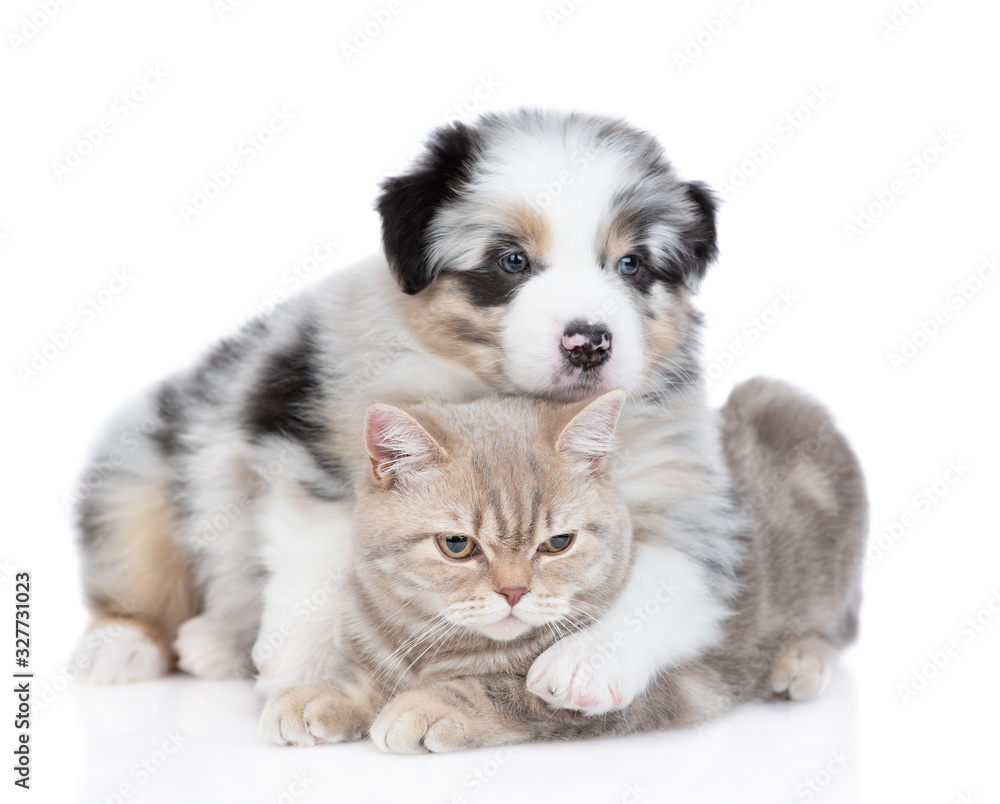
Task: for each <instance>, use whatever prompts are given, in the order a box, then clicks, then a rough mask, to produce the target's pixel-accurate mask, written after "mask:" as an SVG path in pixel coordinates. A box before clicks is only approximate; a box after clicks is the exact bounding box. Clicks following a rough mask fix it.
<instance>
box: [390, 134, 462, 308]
mask: <svg viewBox="0 0 1000 804" xmlns="http://www.w3.org/2000/svg"><path fill="white" fill-rule="evenodd" d="M478 151H479V137H478V136H477V135H476V133H475V132H474V131H473V130H472V129H470V128H469V127H468V126H466V125H465V124H464V123H457V122H456V123H452V124H451V125H447V126H442V127H441V128H439V129H437V130H435V131H434V132H433V133H432V134H431V137H430V140H429V141H428V143H427V147H426V149H425V150H424V152H423V154H421V156H420V157H419V159H418V160H417V163H416V164H415V165H414V166H413V168H412V169H411V170H410V172H409V173H404V174H403V175H402V176H395V177H393V178H391V179H386V180H385V181H384V182H383V183H382V192H381V194H380V195H379V197H378V200H377V201H376V202H375V209H376V210H378V214H379V215H381V216H382V248H383V249H384V250H385V256H386V259H388V261H389V267H390V268H391V269H392V273H393V275H394V276H395V277H396V280H397V281H398V282H399V284H400V287H402V288H403V290H404V291H406V292H407V293H409V294H414V293H419V292H420V291H421V290H423V289H424V288H425V287H427V286H428V285H429V284H430V283H431V281H432V280H433V279H434V277H435V276H436V275H437V272H438V266H435V265H431V264H430V263H429V262H428V260H427V246H428V242H427V235H428V231H427V230H428V227H429V226H430V223H431V220H432V219H433V217H434V214H435V213H436V212H437V211H438V209H439V208H440V207H441V205H442V204H444V203H445V202H446V201H451V200H452V199H454V198H456V197H457V196H458V194H459V191H460V190H461V188H462V186H463V185H465V183H466V182H468V180H469V176H470V174H471V171H472V163H473V161H474V160H475V157H476V155H477V154H478Z"/></svg>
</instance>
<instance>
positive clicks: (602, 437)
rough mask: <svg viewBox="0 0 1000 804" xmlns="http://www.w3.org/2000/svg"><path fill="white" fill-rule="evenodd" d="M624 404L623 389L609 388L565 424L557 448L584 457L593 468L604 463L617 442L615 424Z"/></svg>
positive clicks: (564, 452)
mask: <svg viewBox="0 0 1000 804" xmlns="http://www.w3.org/2000/svg"><path fill="white" fill-rule="evenodd" d="M624 404H625V392H624V391H622V390H614V391H608V392H607V393H606V394H602V395H601V396H599V397H597V399H594V400H592V401H591V402H589V403H588V404H587V405H586V406H585V407H584V408H583V409H582V410H580V411H579V412H578V413H577V414H576V415H575V416H574V417H573V418H572V419H570V420H569V423H567V424H566V426H565V427H563V429H562V432H560V433H559V438H557V439H556V449H558V450H559V451H560V452H562V453H563V454H568V455H573V456H575V457H578V458H581V459H583V460H584V461H586V462H587V464H588V465H589V466H590V467H593V468H597V467H599V466H601V465H602V463H603V461H604V458H605V456H606V455H607V454H608V450H610V449H611V447H612V446H613V445H614V440H615V427H617V425H618V416H619V414H620V413H621V412H622V405H624Z"/></svg>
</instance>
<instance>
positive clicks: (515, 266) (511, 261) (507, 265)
mask: <svg viewBox="0 0 1000 804" xmlns="http://www.w3.org/2000/svg"><path fill="white" fill-rule="evenodd" d="M497 264H498V265H499V266H500V267H501V268H503V270H505V271H506V272H507V273H508V274H519V273H521V272H522V271H526V270H528V257H527V255H525V253H524V252H523V251H508V252H507V253H506V254H504V255H503V256H502V257H501V258H500V260H499V261H498V263H497Z"/></svg>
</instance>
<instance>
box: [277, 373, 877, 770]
mask: <svg viewBox="0 0 1000 804" xmlns="http://www.w3.org/2000/svg"><path fill="white" fill-rule="evenodd" d="M624 398H625V395H624V394H623V393H622V392H619V391H612V392H610V393H607V394H605V395H603V396H601V397H598V398H597V399H595V400H593V401H591V402H589V403H578V404H575V405H569V406H560V405H556V404H553V403H549V402H541V401H532V400H528V399H523V398H500V399H496V398H494V399H485V400H480V401H478V402H473V403H469V404H464V405H454V404H448V405H445V404H434V403H427V404H422V405H419V406H414V407H412V408H410V411H411V413H412V415H411V414H410V413H406V412H404V411H402V410H400V409H398V408H394V407H391V406H388V405H373V406H372V407H371V408H369V410H368V414H367V417H366V433H365V436H366V444H367V449H368V454H369V457H370V459H371V467H372V470H371V472H370V473H369V474H368V475H367V476H365V477H363V478H362V479H361V481H360V482H359V485H358V493H357V509H356V525H355V532H356V538H355V544H354V563H355V568H354V570H353V572H352V574H351V576H350V579H349V581H348V583H347V585H346V587H345V589H344V592H343V594H345V595H346V597H347V599H346V600H345V601H343V602H344V604H345V605H343V611H344V612H345V616H344V620H343V621H342V623H341V634H340V638H339V640H338V643H339V646H338V649H337V651H335V652H334V653H333V654H332V655H331V658H330V662H329V665H328V667H327V668H326V672H325V673H324V678H325V679H326V680H325V681H324V683H321V684H313V685H303V686H296V687H292V688H289V689H284V690H282V691H279V692H276V693H275V694H273V695H272V696H271V698H270V699H269V700H268V702H267V703H266V705H265V708H264V712H263V714H262V719H261V729H262V733H263V734H264V735H265V736H266V737H267V738H268V739H270V740H272V741H274V742H277V743H292V744H296V745H311V744H314V743H318V742H339V741H343V740H355V739H360V738H362V737H363V736H365V735H366V734H368V735H370V736H371V738H372V740H373V741H374V742H375V744H376V745H377V746H378V747H379V748H381V749H383V750H386V751H392V752H398V753H419V752H425V751H432V752H438V751H450V750H456V749H463V748H472V747H477V746H488V745H502V744H509V743H517V742H524V741H529V740H566V739H577V738H583V737H597V736H609V735H614V734H624V733H631V732H641V731H652V730H659V729H665V728H669V727H674V726H678V725H685V724H691V723H697V722H703V721H705V720H708V719H711V718H713V717H715V716H717V715H718V714H720V713H721V712H723V711H725V710H726V709H728V708H730V707H731V706H733V705H734V704H736V703H739V702H741V701H747V700H753V699H759V698H762V697H770V696H771V695H772V694H779V695H783V696H787V697H791V698H808V697H812V696H814V695H817V694H818V693H819V692H820V691H821V690H822V688H823V686H824V685H825V683H826V682H827V680H828V679H829V673H830V662H831V660H832V658H833V656H834V653H835V651H836V649H837V648H839V647H841V646H843V645H844V644H846V643H847V642H849V641H851V640H852V639H853V637H854V635H855V631H856V615H857V607H858V605H859V602H860V595H859V586H858V583H857V580H858V574H857V569H856V567H857V562H856V558H857V555H858V554H859V552H860V548H861V540H862V539H863V536H864V528H865V517H864V514H865V510H866V509H865V499H864V489H863V484H862V482H861V475H860V471H859V469H858V466H857V463H856V461H855V459H854V457H853V454H852V453H851V451H850V449H849V447H848V446H847V444H846V442H845V441H844V440H843V437H842V436H841V435H840V434H839V433H837V432H836V430H835V429H834V428H833V425H832V423H831V422H830V419H829V416H828V415H827V414H826V412H825V411H823V410H822V409H821V408H819V407H818V406H817V405H815V403H813V402H811V401H810V400H808V399H805V398H804V397H802V396H801V395H799V394H797V393H796V392H794V391H792V390H791V389H789V388H788V387H787V386H785V385H783V384H779V383H774V382H771V381H760V380H759V381H752V382H751V383H747V384H744V385H743V386H740V387H739V388H737V389H736V390H735V391H734V393H733V395H732V396H731V398H730V401H729V403H728V404H727V406H726V408H725V409H724V410H723V412H722V427H723V432H724V434H725V436H726V440H727V441H726V446H727V457H728V458H729V463H730V467H731V469H732V470H733V471H734V472H735V473H736V475H737V477H736V485H737V486H738V487H739V489H740V492H741V499H744V500H746V501H747V502H748V506H749V507H751V508H752V509H753V510H752V513H753V518H754V522H756V526H750V525H749V524H748V526H747V528H746V530H745V535H746V539H747V545H746V557H745V560H744V563H743V572H742V577H741V578H740V581H741V582H742V583H741V586H740V589H741V592H740V595H739V596H738V598H737V601H736V605H735V611H734V615H733V616H732V617H730V618H729V620H728V621H727V622H728V630H727V634H726V637H725V639H724V641H723V643H722V645H721V646H720V647H719V648H717V649H716V650H715V651H713V652H711V653H709V654H707V655H705V656H703V657H701V658H700V659H699V660H696V661H693V662H691V663H689V664H686V665H683V666H680V667H675V668H673V669H671V670H669V671H667V672H665V673H663V674H661V675H660V676H659V677H658V678H657V679H656V680H655V681H654V683H653V684H652V685H651V686H650V687H649V689H648V691H647V692H646V694H644V695H642V696H640V697H639V698H637V699H636V700H634V701H632V702H631V703H628V704H627V705H625V706H624V707H623V708H621V709H618V710H616V711H612V712H610V713H608V714H607V715H604V716H601V717H599V718H598V717H588V716H587V715H585V714H582V713H580V712H577V711H573V710H568V709H556V710H554V709H552V708H550V707H549V706H548V705H546V703H545V702H544V701H543V700H542V699H541V698H540V697H538V696H536V695H533V694H531V693H530V692H529V691H528V688H527V686H526V675H527V674H528V672H529V668H531V665H532V663H533V661H534V660H535V658H536V657H537V656H538V655H539V653H541V652H542V651H543V650H545V649H546V648H547V647H548V646H550V645H551V644H553V643H554V642H556V641H557V640H558V639H560V638H561V637H564V636H567V635H568V634H576V635H577V636H576V637H575V638H580V639H588V638H589V636H588V626H589V625H590V624H591V623H593V622H595V621H597V620H598V619H599V618H600V617H601V616H602V614H604V613H605V612H606V611H607V610H608V609H609V608H610V607H611V606H612V605H613V604H614V603H615V601H616V599H617V598H618V595H619V592H621V590H622V589H623V588H624V586H625V583H626V581H627V580H628V577H629V574H630V572H631V571H632V570H633V567H632V564H633V561H634V558H635V556H636V551H635V550H634V549H633V538H632V529H631V525H630V522H629V513H628V508H627V506H626V502H625V500H624V499H623V497H622V494H621V492H620V491H619V489H618V488H617V486H616V485H615V483H614V482H613V480H612V475H613V466H610V465H609V464H612V463H613V458H612V459H609V457H608V454H609V453H612V455H613V452H612V450H613V443H612V442H613V437H614V430H615V425H616V422H617V419H618V414H619V412H620V409H621V406H622V404H623V401H624ZM804 518H808V521H810V522H812V523H814V527H813V529H812V531H810V530H809V529H808V528H807V527H805V525H804V522H805V521H807V520H806V519H804ZM797 533H811V534H812V535H814V536H815V538H812V537H810V539H809V540H808V542H806V543H803V540H802V539H801V538H800V540H799V542H798V543H796V542H795V534H797ZM678 583H683V579H670V578H666V579H664V580H663V584H662V585H661V590H660V592H658V593H657V595H656V596H655V598H653V599H650V601H648V602H647V603H646V605H644V606H642V607H639V608H637V609H636V612H635V617H634V626H635V627H634V629H633V628H632V627H630V628H629V631H630V633H622V634H621V635H620V636H621V638H622V641H621V643H619V640H618V636H619V635H615V638H614V639H613V640H612V641H611V642H609V643H607V644H606V645H603V646H598V647H599V650H598V651H597V655H599V656H600V655H608V656H609V657H610V655H612V654H613V653H614V651H615V650H616V649H617V648H618V646H619V644H624V643H625V641H627V640H629V639H636V638H639V639H641V638H642V629H643V627H644V623H645V622H648V621H649V619H651V618H655V617H656V616H657V612H658V611H659V610H660V609H666V608H668V607H669V606H670V601H671V598H672V597H673V595H674V594H675V593H676V591H677V589H676V584H678ZM626 622H629V621H626ZM589 669H592V670H594V671H595V672H596V671H598V670H599V669H600V668H599V667H597V666H595V667H593V668H587V667H584V668H583V669H582V670H581V671H580V672H583V673H586V672H587V671H588V670H589ZM527 682H528V685H530V684H531V682H532V679H527ZM550 692H551V693H552V694H553V695H557V694H558V692H559V691H558V690H551V691H550ZM584 703H586V702H585V701H584Z"/></svg>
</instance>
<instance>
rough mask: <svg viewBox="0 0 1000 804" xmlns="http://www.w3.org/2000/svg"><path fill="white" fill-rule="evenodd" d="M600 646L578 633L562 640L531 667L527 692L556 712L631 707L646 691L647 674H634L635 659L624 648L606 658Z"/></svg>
mask: <svg viewBox="0 0 1000 804" xmlns="http://www.w3.org/2000/svg"><path fill="white" fill-rule="evenodd" d="M598 644H601V640H593V641H592V640H588V639H586V638H585V637H583V636H580V635H577V634H571V635H570V636H567V637H564V638H563V639H560V640H559V641H558V642H556V643H555V644H554V645H552V646H551V647H549V648H548V649H547V650H546V651H544V652H543V653H542V654H541V656H539V657H538V658H537V659H535V662H534V664H532V665H531V669H530V670H529V671H528V691H529V692H531V693H532V694H534V695H537V696H538V697H539V698H541V699H542V700H543V701H545V703H547V704H548V705H549V706H550V707H552V708H553V709H575V710H577V711H579V712H583V713H584V714H586V715H603V714H606V713H607V712H611V711H613V710H615V709H623V708H624V707H626V706H628V705H629V704H630V703H632V701H633V700H634V699H635V698H636V696H638V695H641V694H642V692H643V691H644V690H645V689H646V685H647V684H648V683H649V680H650V679H649V677H648V674H646V673H636V672H635V671H636V667H635V664H636V663H635V662H630V661H629V660H630V658H635V657H630V656H629V651H628V650H626V649H625V648H620V649H617V650H614V649H612V651H610V655H605V653H604V652H601V651H599V650H597V649H596V645H598ZM607 644H609V645H610V644H612V643H607ZM630 665H631V666H630Z"/></svg>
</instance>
